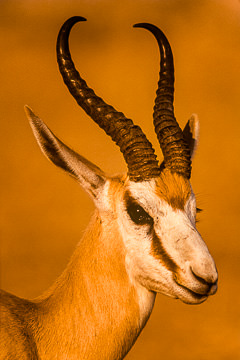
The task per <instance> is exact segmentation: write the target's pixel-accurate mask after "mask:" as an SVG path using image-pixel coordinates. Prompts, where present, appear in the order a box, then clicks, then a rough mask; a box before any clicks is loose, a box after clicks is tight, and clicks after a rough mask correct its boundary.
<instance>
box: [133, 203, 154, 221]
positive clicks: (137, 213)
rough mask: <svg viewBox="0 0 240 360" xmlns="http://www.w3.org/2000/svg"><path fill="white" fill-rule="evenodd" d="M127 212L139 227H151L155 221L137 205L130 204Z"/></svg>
mask: <svg viewBox="0 0 240 360" xmlns="http://www.w3.org/2000/svg"><path fill="white" fill-rule="evenodd" d="M127 212H128V214H129V216H130V218H131V219H132V221H133V222H135V224H137V225H147V224H148V225H151V224H153V219H152V217H151V216H150V215H148V213H146V211H145V210H144V209H143V208H142V207H141V206H140V205H138V204H136V203H129V204H128V206H127Z"/></svg>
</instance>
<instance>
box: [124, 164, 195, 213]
mask: <svg viewBox="0 0 240 360" xmlns="http://www.w3.org/2000/svg"><path fill="white" fill-rule="evenodd" d="M128 189H129V190H130V193H131V195H132V196H133V197H134V198H135V199H136V200H138V201H140V203H145V202H146V203H149V201H150V202H156V201H157V199H159V200H164V201H165V202H166V203H167V204H169V205H170V206H171V207H172V208H173V209H180V210H184V207H185V205H186V203H187V201H188V199H189V198H190V195H191V193H192V190H191V185H190V182H189V180H188V179H185V178H184V177H183V176H181V175H178V174H175V173H171V172H170V171H169V170H164V171H162V172H161V174H160V176H159V177H158V178H156V179H152V180H150V181H145V182H141V183H131V184H129V187H128Z"/></svg>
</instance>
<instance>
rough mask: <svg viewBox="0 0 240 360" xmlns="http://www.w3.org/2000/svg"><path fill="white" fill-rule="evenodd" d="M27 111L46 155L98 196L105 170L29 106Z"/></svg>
mask: <svg viewBox="0 0 240 360" xmlns="http://www.w3.org/2000/svg"><path fill="white" fill-rule="evenodd" d="M25 111H26V114H27V117H28V119H29V122H30V125H31V128H32V130H33V134H34V136H35V138H36V140H37V142H38V145H39V146H40V149H41V150H42V152H43V153H44V155H45V156H46V157H47V158H48V159H49V160H51V161H52V162H53V163H54V164H55V165H57V166H59V167H60V168H62V169H63V170H65V171H66V172H68V173H69V174H70V175H71V176H73V177H74V178H75V179H77V181H78V182H79V183H80V185H81V186H82V187H83V188H84V189H85V190H86V191H87V193H88V194H89V195H90V196H91V197H92V198H93V199H95V198H97V196H98V194H99V192H100V191H101V189H102V187H103V185H104V183H105V181H106V176H105V174H104V172H103V171H102V170H101V169H99V168H98V167H97V166H96V165H94V164H92V163H91V162H90V161H88V160H87V159H85V158H84V157H82V156H81V155H79V154H77V153H76V152H75V151H73V150H72V149H70V148H69V147H68V146H67V145H65V144H64V143H63V142H62V141H61V140H59V139H58V138H57V137H56V136H55V135H54V134H53V133H52V132H51V130H50V129H49V128H48V127H47V126H46V125H45V123H44V122H43V121H42V120H41V119H39V117H37V116H36V115H35V114H34V113H33V112H32V110H31V109H30V108H29V107H28V106H25Z"/></svg>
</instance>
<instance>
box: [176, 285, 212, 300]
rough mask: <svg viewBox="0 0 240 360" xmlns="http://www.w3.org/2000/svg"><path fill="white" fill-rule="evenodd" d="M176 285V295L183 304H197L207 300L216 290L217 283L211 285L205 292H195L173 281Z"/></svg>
mask: <svg viewBox="0 0 240 360" xmlns="http://www.w3.org/2000/svg"><path fill="white" fill-rule="evenodd" d="M175 283H176V285H177V289H176V290H177V291H176V295H177V298H178V299H180V300H181V301H182V302H184V303H185V304H191V305H197V304H201V303H203V302H204V301H206V300H207V298H208V297H209V296H210V295H213V294H215V293H216V291H217V284H215V285H213V286H212V287H211V289H210V290H209V291H207V292H205V293H197V292H194V291H193V290H191V289H189V288H188V287H186V286H184V285H181V284H179V283H177V282H175Z"/></svg>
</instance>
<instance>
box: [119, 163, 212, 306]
mask: <svg viewBox="0 0 240 360" xmlns="http://www.w3.org/2000/svg"><path fill="white" fill-rule="evenodd" d="M116 203H117V208H116V211H117V218H118V223H119V228H120V232H121V234H122V238H123V241H124V244H125V247H126V249H127V256H126V266H127V269H128V272H129V274H130V277H131V278H132V279H133V280H134V281H136V282H137V283H139V284H140V285H141V286H144V287H145V288H147V289H148V290H150V291H154V292H160V293H162V294H166V295H168V296H171V297H173V298H179V299H181V300H182V301H183V302H185V303H189V304H199V303H201V302H203V301H204V300H206V299H207V297H208V296H209V295H212V294H214V293H215V292H216V290H217V271H216V267H215V264H214V261H213V259H212V257H211V255H210V253H209V251H208V248H207V246H206V244H205V243H204V241H203V240H202V238H201V236H200V234H199V233H198V231H197V230H196V226H195V225H196V224H195V223H196V200H195V196H194V194H193V192H192V190H191V186H190V183H189V181H188V180H186V179H184V178H183V177H181V176H180V175H177V174H172V173H171V172H170V171H168V170H165V171H163V172H162V173H161V176H160V177H159V178H156V179H153V180H151V181H145V182H131V181H129V182H128V183H127V184H125V186H124V187H122V189H121V201H120V202H119V201H118V202H116Z"/></svg>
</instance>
